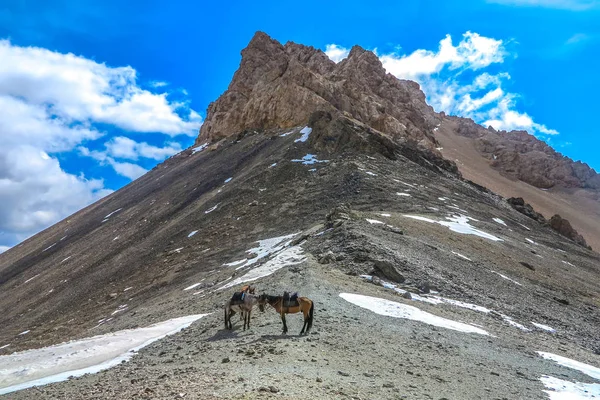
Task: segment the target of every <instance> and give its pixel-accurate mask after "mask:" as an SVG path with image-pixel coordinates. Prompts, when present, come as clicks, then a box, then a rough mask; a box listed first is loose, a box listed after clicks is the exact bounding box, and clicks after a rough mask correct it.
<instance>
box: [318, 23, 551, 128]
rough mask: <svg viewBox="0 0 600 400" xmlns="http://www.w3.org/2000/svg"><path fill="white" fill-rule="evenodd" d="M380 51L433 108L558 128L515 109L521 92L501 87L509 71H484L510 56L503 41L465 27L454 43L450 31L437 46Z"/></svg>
mask: <svg viewBox="0 0 600 400" xmlns="http://www.w3.org/2000/svg"><path fill="white" fill-rule="evenodd" d="M329 46H331V48H336V49H337V48H339V46H336V45H329ZM329 46H328V48H329ZM378 56H379V58H380V60H381V62H382V64H383V66H384V68H385V69H386V70H387V71H388V72H389V73H391V74H393V75H395V76H396V77H397V78H400V79H411V80H415V81H417V82H418V83H419V84H420V85H421V88H422V89H423V91H424V92H425V94H426V96H427V101H428V102H429V104H431V105H432V106H433V108H434V109H436V110H437V111H444V112H446V113H448V114H452V115H459V116H463V117H468V118H472V119H473V120H475V121H476V122H478V123H481V124H483V125H485V126H488V125H491V126H493V127H494V128H495V129H498V130H513V129H523V130H527V131H529V132H530V133H532V134H543V135H555V134H557V133H558V132H557V131H555V130H553V129H549V128H547V127H546V126H544V125H542V124H539V123H537V122H535V121H534V120H533V118H532V117H531V116H529V115H528V114H527V113H524V112H521V111H518V110H517V101H516V100H517V99H518V97H519V96H518V95H516V94H514V93H510V92H508V91H506V90H505V89H504V85H505V84H506V82H507V81H509V80H510V75H509V74H508V73H506V72H501V73H495V74H491V73H489V72H487V71H486V69H487V68H489V67H491V66H493V65H495V64H502V63H503V62H504V61H505V59H506V58H507V57H509V56H511V55H510V54H509V53H508V52H507V50H506V48H505V46H504V42H503V41H502V40H498V39H494V38H488V37H485V36H481V35H479V34H478V33H474V32H467V33H465V34H464V35H463V36H462V39H461V41H460V42H459V43H458V44H457V45H454V43H453V42H452V37H451V36H450V35H446V37H445V38H444V39H442V40H441V41H440V43H439V46H438V48H437V50H425V49H419V50H415V51H414V52H412V53H410V54H398V53H397V52H394V53H389V54H380V55H378ZM467 72H468V73H467Z"/></svg>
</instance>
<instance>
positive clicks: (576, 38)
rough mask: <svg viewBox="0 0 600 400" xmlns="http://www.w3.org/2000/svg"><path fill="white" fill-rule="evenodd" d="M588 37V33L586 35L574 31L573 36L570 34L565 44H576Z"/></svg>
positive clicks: (586, 39) (585, 40)
mask: <svg viewBox="0 0 600 400" xmlns="http://www.w3.org/2000/svg"><path fill="white" fill-rule="evenodd" d="M589 39H590V37H589V35H586V34H585V33H576V34H574V35H573V36H571V37H570V38H569V39H567V41H566V42H565V44H567V45H569V44H577V43H582V42H587V41H588V40H589Z"/></svg>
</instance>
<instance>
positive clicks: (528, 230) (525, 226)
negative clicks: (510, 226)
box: [517, 222, 531, 231]
mask: <svg viewBox="0 0 600 400" xmlns="http://www.w3.org/2000/svg"><path fill="white" fill-rule="evenodd" d="M517 223H518V222H517ZM519 225H521V226H522V227H523V228H525V229H527V230H528V231H530V230H531V229H529V228H528V227H526V226H525V225H523V224H519Z"/></svg>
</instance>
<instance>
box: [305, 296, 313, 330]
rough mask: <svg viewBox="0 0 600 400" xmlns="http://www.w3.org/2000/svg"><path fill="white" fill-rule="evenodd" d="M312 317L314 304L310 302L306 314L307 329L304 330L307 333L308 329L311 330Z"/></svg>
mask: <svg viewBox="0 0 600 400" xmlns="http://www.w3.org/2000/svg"><path fill="white" fill-rule="evenodd" d="M314 315H315V302H314V301H312V300H311V302H310V311H309V312H308V328H307V329H306V330H307V331H309V330H310V328H312V323H313V317H314Z"/></svg>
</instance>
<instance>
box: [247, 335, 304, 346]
mask: <svg viewBox="0 0 600 400" xmlns="http://www.w3.org/2000/svg"><path fill="white" fill-rule="evenodd" d="M304 336H305V335H290V334H287V335H284V334H279V335H261V336H260V337H258V338H256V339H254V340H253V341H251V342H249V343H248V344H255V343H260V342H264V341H265V340H291V339H298V338H302V337H304Z"/></svg>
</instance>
